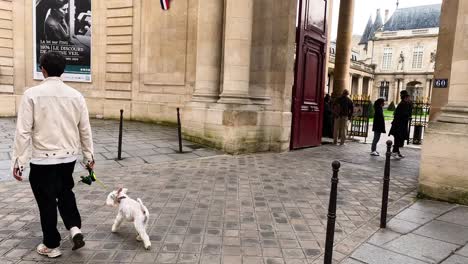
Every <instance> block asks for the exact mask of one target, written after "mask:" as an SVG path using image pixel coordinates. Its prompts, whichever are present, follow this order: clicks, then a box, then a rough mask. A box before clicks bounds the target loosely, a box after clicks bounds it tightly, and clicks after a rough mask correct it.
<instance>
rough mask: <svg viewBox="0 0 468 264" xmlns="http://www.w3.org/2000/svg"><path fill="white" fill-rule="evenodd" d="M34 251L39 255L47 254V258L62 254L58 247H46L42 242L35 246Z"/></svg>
mask: <svg viewBox="0 0 468 264" xmlns="http://www.w3.org/2000/svg"><path fill="white" fill-rule="evenodd" d="M36 252H37V253H38V254H39V255H43V256H47V257H49V258H57V257H60V256H61V255H62V252H61V251H60V249H59V248H58V247H57V248H48V247H46V245H44V244H42V243H41V244H39V245H38V246H37V248H36Z"/></svg>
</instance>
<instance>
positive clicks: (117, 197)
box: [106, 188, 151, 249]
mask: <svg viewBox="0 0 468 264" xmlns="http://www.w3.org/2000/svg"><path fill="white" fill-rule="evenodd" d="M106 204H107V205H109V206H115V207H117V206H118V207H119V213H118V214H117V217H116V218H115V220H114V224H113V225H112V232H113V233H115V232H117V230H118V228H119V226H120V224H122V221H123V220H124V219H125V220H127V221H129V222H133V224H134V225H135V229H136V231H137V232H138V236H137V238H136V239H137V240H138V241H143V244H144V245H145V249H150V247H151V241H150V239H149V236H148V234H147V233H146V226H147V224H148V220H149V212H148V209H147V208H146V206H144V205H143V202H142V201H141V200H140V198H137V201H135V200H133V199H131V198H130V197H128V195H127V189H125V188H120V189H118V190H117V191H112V192H111V193H109V195H108V196H107V200H106Z"/></svg>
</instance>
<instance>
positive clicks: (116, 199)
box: [115, 196, 127, 203]
mask: <svg viewBox="0 0 468 264" xmlns="http://www.w3.org/2000/svg"><path fill="white" fill-rule="evenodd" d="M125 198H127V196H121V197H116V198H115V202H116V203H120V201H121V200H122V199H125Z"/></svg>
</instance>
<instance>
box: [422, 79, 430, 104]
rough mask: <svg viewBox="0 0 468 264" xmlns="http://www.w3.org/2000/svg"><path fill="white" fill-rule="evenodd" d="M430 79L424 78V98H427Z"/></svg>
mask: <svg viewBox="0 0 468 264" xmlns="http://www.w3.org/2000/svg"><path fill="white" fill-rule="evenodd" d="M431 84H432V79H426V87H425V88H424V95H423V96H424V99H427V98H429V96H430V95H429V94H430V92H431Z"/></svg>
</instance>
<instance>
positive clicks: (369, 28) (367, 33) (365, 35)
mask: <svg viewBox="0 0 468 264" xmlns="http://www.w3.org/2000/svg"><path fill="white" fill-rule="evenodd" d="M373 27H374V25H373V23H372V16H370V17H369V21H367V26H366V29H365V30H364V33H362V37H361V41H359V44H366V43H367V42H368V41H369V39H370V38H371V34H372V33H373Z"/></svg>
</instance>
